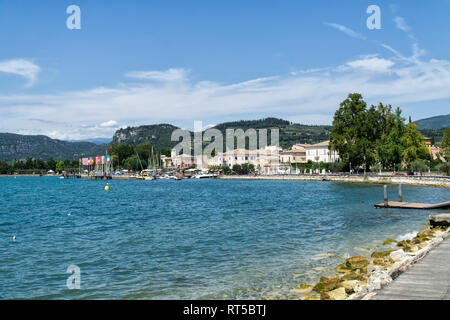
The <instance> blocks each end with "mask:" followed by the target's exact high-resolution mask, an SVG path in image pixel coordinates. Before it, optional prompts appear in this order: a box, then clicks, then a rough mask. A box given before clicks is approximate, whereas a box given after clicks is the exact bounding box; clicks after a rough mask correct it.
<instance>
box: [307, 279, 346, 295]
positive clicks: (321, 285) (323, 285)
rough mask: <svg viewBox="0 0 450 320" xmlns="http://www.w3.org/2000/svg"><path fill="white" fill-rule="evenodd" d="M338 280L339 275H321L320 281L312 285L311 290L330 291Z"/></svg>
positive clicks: (334, 287)
mask: <svg viewBox="0 0 450 320" xmlns="http://www.w3.org/2000/svg"><path fill="white" fill-rule="evenodd" d="M339 282H340V279H339V276H333V277H329V278H327V277H321V278H320V281H319V282H318V283H317V284H316V285H315V286H314V288H313V290H314V291H316V292H319V293H322V292H327V291H331V290H333V289H336V288H337V287H338V284H339Z"/></svg>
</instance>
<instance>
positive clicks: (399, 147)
mask: <svg viewBox="0 0 450 320" xmlns="http://www.w3.org/2000/svg"><path fill="white" fill-rule="evenodd" d="M401 114H402V110H401V109H400V108H396V109H395V113H394V114H392V113H391V116H389V121H388V123H389V124H388V125H387V126H386V130H383V133H382V134H381V138H380V141H379V143H378V147H377V154H378V160H379V161H380V162H381V164H382V166H383V167H393V166H395V165H397V164H400V163H401V162H402V159H403V151H404V147H403V143H402V137H403V135H404V134H405V119H404V118H402V116H401Z"/></svg>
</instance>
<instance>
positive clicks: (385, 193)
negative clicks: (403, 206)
mask: <svg viewBox="0 0 450 320" xmlns="http://www.w3.org/2000/svg"><path fill="white" fill-rule="evenodd" d="M384 206H385V207H387V206H388V193H387V185H384Z"/></svg>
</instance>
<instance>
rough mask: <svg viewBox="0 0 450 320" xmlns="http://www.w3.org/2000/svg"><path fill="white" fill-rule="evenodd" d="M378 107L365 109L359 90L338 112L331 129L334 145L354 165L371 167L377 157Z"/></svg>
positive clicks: (343, 157) (351, 95) (331, 140)
mask: <svg viewBox="0 0 450 320" xmlns="http://www.w3.org/2000/svg"><path fill="white" fill-rule="evenodd" d="M377 117H378V116H377V110H376V109H375V108H374V107H372V108H370V109H369V110H367V108H366V102H365V101H364V100H363V99H362V96H361V95H360V94H359V93H351V94H349V95H348V98H347V99H345V100H344V101H343V102H342V103H341V104H340V108H339V109H338V110H337V111H336V112H335V114H334V119H333V129H332V130H331V132H330V144H331V148H332V149H334V150H337V151H338V153H339V155H340V157H341V159H343V161H345V162H346V163H351V166H352V167H353V168H355V167H359V166H361V165H363V164H366V165H367V167H369V166H370V164H371V163H373V161H374V156H375V140H376V136H377V134H378V125H377V124H376V120H377Z"/></svg>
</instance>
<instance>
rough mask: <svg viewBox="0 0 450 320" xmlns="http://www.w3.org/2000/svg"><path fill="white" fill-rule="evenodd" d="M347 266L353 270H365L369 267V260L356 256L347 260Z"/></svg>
mask: <svg viewBox="0 0 450 320" xmlns="http://www.w3.org/2000/svg"><path fill="white" fill-rule="evenodd" d="M345 264H346V266H347V267H348V268H351V269H352V270H355V269H363V268H365V267H367V266H368V265H369V260H367V258H366V257H362V256H354V257H351V258H348V259H347V260H345Z"/></svg>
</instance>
